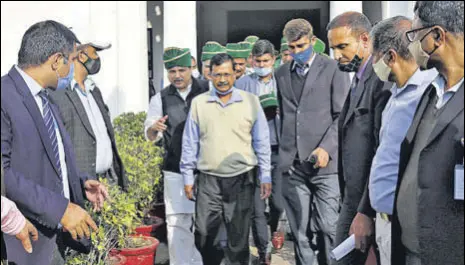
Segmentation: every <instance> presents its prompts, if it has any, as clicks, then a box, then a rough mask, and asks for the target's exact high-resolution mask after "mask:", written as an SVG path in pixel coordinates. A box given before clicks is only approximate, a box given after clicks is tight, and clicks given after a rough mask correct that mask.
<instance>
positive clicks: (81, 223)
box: [61, 202, 98, 240]
mask: <svg viewBox="0 0 465 265" xmlns="http://www.w3.org/2000/svg"><path fill="white" fill-rule="evenodd" d="M61 225H62V226H63V230H64V231H65V232H69V233H70V234H71V237H72V238H73V239H74V240H78V237H79V238H84V237H87V238H90V234H91V232H90V229H89V228H91V229H92V230H93V231H97V229H98V227H97V225H96V224H95V222H94V220H92V217H90V215H89V214H88V213H87V212H86V211H85V210H84V209H82V208H81V207H79V206H78V205H76V204H74V203H71V202H70V203H69V204H68V208H66V211H65V214H64V215H63V218H61Z"/></svg>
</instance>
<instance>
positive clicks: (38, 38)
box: [18, 20, 79, 69]
mask: <svg viewBox="0 0 465 265" xmlns="http://www.w3.org/2000/svg"><path fill="white" fill-rule="evenodd" d="M78 42H79V41H78V39H77V37H76V35H74V33H73V32H72V31H71V30H70V29H68V28H67V27H66V26H65V25H63V24H61V23H58V22H56V21H53V20H47V21H42V22H39V23H36V24H34V25H32V26H31V27H30V28H29V29H28V30H27V31H26V33H24V36H23V39H22V41H21V48H20V49H19V52H18V67H19V68H22V69H24V68H28V67H31V66H39V65H41V64H43V63H45V62H46V61H47V60H48V58H50V56H52V55H53V54H55V53H63V54H64V56H66V57H67V55H69V54H70V53H71V52H73V49H74V44H75V43H78Z"/></svg>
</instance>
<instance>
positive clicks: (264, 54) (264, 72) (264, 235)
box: [236, 40, 284, 264]
mask: <svg viewBox="0 0 465 265" xmlns="http://www.w3.org/2000/svg"><path fill="white" fill-rule="evenodd" d="M252 57H253V60H254V62H253V65H254V73H253V74H250V75H247V76H245V77H243V78H241V79H240V80H237V81H236V87H237V88H238V89H242V90H244V91H247V92H250V93H252V94H255V95H256V96H258V97H259V99H260V103H261V105H262V108H263V110H264V112H265V115H266V117H267V120H268V128H269V131H270V144H271V151H272V153H271V163H272V171H271V178H272V181H273V192H272V195H271V197H270V215H271V216H270V217H271V218H270V226H271V233H272V234H274V233H275V232H277V229H278V223H279V218H280V216H281V214H282V212H283V207H284V206H283V202H282V194H281V189H282V177H281V175H280V174H279V171H278V168H277V163H278V159H279V153H278V151H279V132H280V131H281V128H280V119H279V116H278V115H277V111H278V110H277V107H278V100H277V96H276V95H277V87H276V79H275V77H274V74H273V64H274V61H275V56H274V47H273V44H272V43H271V42H270V41H268V40H258V41H257V42H256V43H255V45H254V46H253V49H252ZM265 210H266V204H265V202H264V201H263V200H261V199H260V190H259V189H257V191H256V192H255V209H254V215H253V223H252V231H253V236H254V241H255V246H256V247H257V249H258V254H259V258H260V262H261V263H260V264H269V262H270V258H271V253H269V251H268V253H267V248H268V249H270V248H269V247H268V245H269V243H268V224H267V218H266V216H265ZM276 237H280V238H283V237H284V235H283V234H276ZM278 239H279V238H278ZM267 254H268V255H267Z"/></svg>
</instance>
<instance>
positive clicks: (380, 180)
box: [369, 16, 438, 265]
mask: <svg viewBox="0 0 465 265" xmlns="http://www.w3.org/2000/svg"><path fill="white" fill-rule="evenodd" d="M411 27H412V22H411V20H410V19H408V18H406V17H402V16H398V17H393V18H389V19H386V20H384V21H382V22H380V23H379V24H377V25H376V26H375V27H373V29H372V30H371V32H370V37H371V38H372V51H373V61H372V63H373V70H374V72H375V73H376V75H377V76H378V77H379V79H380V80H381V81H383V82H388V81H391V82H394V85H393V87H392V89H391V92H392V96H391V98H390V99H389V101H388V103H387V105H386V108H385V109H384V112H383V115H382V120H381V121H382V123H381V130H380V136H379V141H380V144H379V147H378V149H377V150H376V154H375V157H374V158H373V164H372V166H371V173H370V180H369V181H370V182H369V183H370V184H369V192H370V202H371V206H372V207H373V209H374V210H375V211H376V212H377V214H376V233H375V234H376V243H377V245H378V248H379V252H380V260H381V265H391V216H392V211H393V207H394V196H395V190H396V185H397V176H398V173H399V156H400V146H401V144H402V141H403V140H404V138H405V135H406V133H407V130H408V128H409V127H410V124H411V123H412V120H413V116H414V114H415V110H416V108H417V105H418V102H419V101H420V98H421V97H422V95H423V93H424V92H425V90H426V89H427V88H428V86H429V84H430V83H431V81H433V79H434V78H436V76H437V74H438V73H437V71H436V70H435V69H432V70H428V71H421V70H420V69H419V67H418V65H417V64H416V62H415V58H414V57H413V56H412V54H411V53H410V52H409V50H408V44H409V43H408V41H407V36H406V35H405V33H406V32H407V31H408V30H410V29H411Z"/></svg>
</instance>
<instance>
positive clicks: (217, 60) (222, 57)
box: [210, 53, 236, 72]
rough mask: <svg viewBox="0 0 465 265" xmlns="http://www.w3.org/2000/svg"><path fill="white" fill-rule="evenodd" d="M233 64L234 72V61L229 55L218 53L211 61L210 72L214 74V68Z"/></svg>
mask: <svg viewBox="0 0 465 265" xmlns="http://www.w3.org/2000/svg"><path fill="white" fill-rule="evenodd" d="M227 62H231V64H232V67H233V70H234V69H236V67H235V63H234V59H233V58H232V56H231V55H229V54H227V53H218V54H216V55H215V56H213V58H212V59H211V60H210V72H213V66H220V65H222V64H224V63H227Z"/></svg>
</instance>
